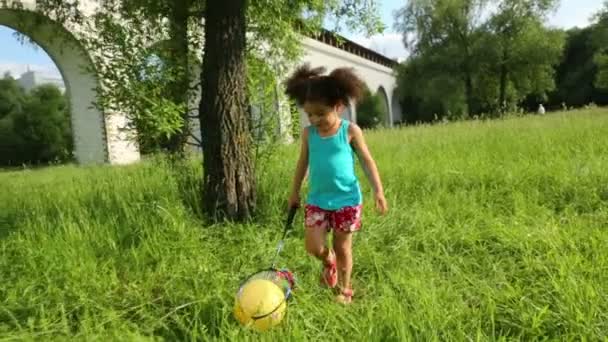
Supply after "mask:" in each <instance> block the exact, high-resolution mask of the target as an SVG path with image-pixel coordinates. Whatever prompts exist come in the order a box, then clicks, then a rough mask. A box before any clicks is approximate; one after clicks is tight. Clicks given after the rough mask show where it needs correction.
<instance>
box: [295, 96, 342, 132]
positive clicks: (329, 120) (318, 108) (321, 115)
mask: <svg viewBox="0 0 608 342" xmlns="http://www.w3.org/2000/svg"><path fill="white" fill-rule="evenodd" d="M303 107H304V111H305V112H306V114H307V115H308V121H310V124H311V125H313V126H315V127H317V128H321V129H328V128H331V127H332V126H333V125H334V124H335V121H336V119H337V118H338V117H339V114H340V113H342V111H344V105H342V104H337V105H335V106H333V107H331V106H328V105H326V104H323V103H320V102H305V103H304V106H303Z"/></svg>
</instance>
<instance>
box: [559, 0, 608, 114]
mask: <svg viewBox="0 0 608 342" xmlns="http://www.w3.org/2000/svg"><path fill="white" fill-rule="evenodd" d="M607 42H608V5H607V6H606V8H605V9H604V10H602V11H600V12H599V13H598V14H597V15H596V19H595V21H594V22H593V23H592V24H591V25H590V26H588V27H585V28H583V29H577V28H575V29H571V30H569V31H568V32H567V39H566V44H565V48H564V53H563V55H564V57H563V59H562V61H561V63H560V64H559V65H558V66H557V67H556V77H555V82H556V90H555V91H554V92H552V93H551V94H550V96H549V101H550V103H549V104H550V107H553V108H562V107H568V108H570V107H581V106H586V105H588V104H590V103H595V104H598V105H608V89H602V83H603V81H602V79H603V78H604V76H603V75H604V73H603V69H604V68H603V67H602V65H603V64H604V59H603V57H602V54H604V53H606V50H605V49H606V46H607Z"/></svg>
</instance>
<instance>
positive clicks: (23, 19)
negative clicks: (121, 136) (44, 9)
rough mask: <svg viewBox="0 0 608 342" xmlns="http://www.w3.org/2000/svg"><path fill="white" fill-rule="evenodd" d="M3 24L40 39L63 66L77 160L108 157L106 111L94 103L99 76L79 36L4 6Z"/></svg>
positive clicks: (0, 13)
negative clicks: (91, 67) (104, 114)
mask: <svg viewBox="0 0 608 342" xmlns="http://www.w3.org/2000/svg"><path fill="white" fill-rule="evenodd" d="M0 25H3V26H7V27H9V28H11V29H13V30H15V31H18V32H20V33H22V34H24V35H26V36H27V37H29V38H30V39H31V40H32V41H34V42H36V44H38V45H39V46H40V47H41V48H42V49H43V50H44V51H45V52H46V53H47V54H48V55H49V57H50V58H51V59H52V60H53V62H54V63H55V65H56V66H57V68H58V69H59V72H60V73H61V76H62V78H63V80H64V83H65V92H66V94H67V97H68V99H69V107H70V114H71V115H70V117H71V124H72V130H73V137H74V154H75V157H76V160H77V162H78V163H80V164H90V163H103V162H106V161H108V159H109V158H108V149H107V147H106V146H107V145H106V136H107V132H106V131H105V127H106V123H105V120H104V116H103V114H102V113H101V112H100V111H99V110H98V109H96V108H95V107H94V106H93V103H94V102H95V99H96V96H95V90H96V87H97V78H96V77H95V75H94V74H93V73H91V71H90V68H89V66H90V65H91V59H90V57H89V56H88V54H87V52H86V51H85V50H84V48H83V47H82V46H81V44H80V43H79V42H78V40H77V39H76V38H75V37H74V36H73V35H72V34H71V33H70V32H68V31H67V30H66V29H65V28H64V27H63V26H62V25H60V24H58V23H56V22H54V21H52V20H51V19H50V18H47V17H45V16H42V15H40V14H38V13H35V12H31V11H27V10H16V9H7V8H0ZM118 121H120V120H118Z"/></svg>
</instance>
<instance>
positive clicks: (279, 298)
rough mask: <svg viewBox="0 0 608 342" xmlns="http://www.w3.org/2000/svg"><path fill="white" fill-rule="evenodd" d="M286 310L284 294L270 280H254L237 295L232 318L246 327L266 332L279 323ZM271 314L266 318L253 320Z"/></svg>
mask: <svg viewBox="0 0 608 342" xmlns="http://www.w3.org/2000/svg"><path fill="white" fill-rule="evenodd" d="M277 307H278V308H277ZM286 308H287V303H286V302H285V294H284V293H283V291H282V290H281V288H280V287H279V286H277V285H276V284H275V283H273V282H271V281H270V280H266V279H255V280H252V281H250V282H248V283H247V284H245V286H243V288H242V290H241V291H240V292H239V293H238V294H237V297H236V301H235V303H234V317H235V318H236V319H237V320H238V321H239V322H240V323H241V324H242V325H244V326H246V327H249V328H253V329H254V330H257V331H266V330H268V329H270V328H272V327H274V326H276V325H277V324H279V323H281V321H282V320H283V317H284V316H285V310H286ZM275 309H276V310H275ZM273 310H275V311H274V312H272V311H273ZM271 312H272V314H270V315H268V316H266V317H263V318H258V319H254V317H258V316H264V315H267V314H269V313H271Z"/></svg>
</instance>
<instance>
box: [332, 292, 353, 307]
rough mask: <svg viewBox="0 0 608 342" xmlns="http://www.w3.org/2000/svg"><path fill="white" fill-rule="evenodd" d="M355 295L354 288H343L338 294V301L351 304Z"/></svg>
mask: <svg viewBox="0 0 608 342" xmlns="http://www.w3.org/2000/svg"><path fill="white" fill-rule="evenodd" d="M353 295H354V291H353V289H350V288H348V289H342V292H341V293H340V294H339V295H338V296H336V301H337V302H338V303H342V304H350V303H352V301H353Z"/></svg>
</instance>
